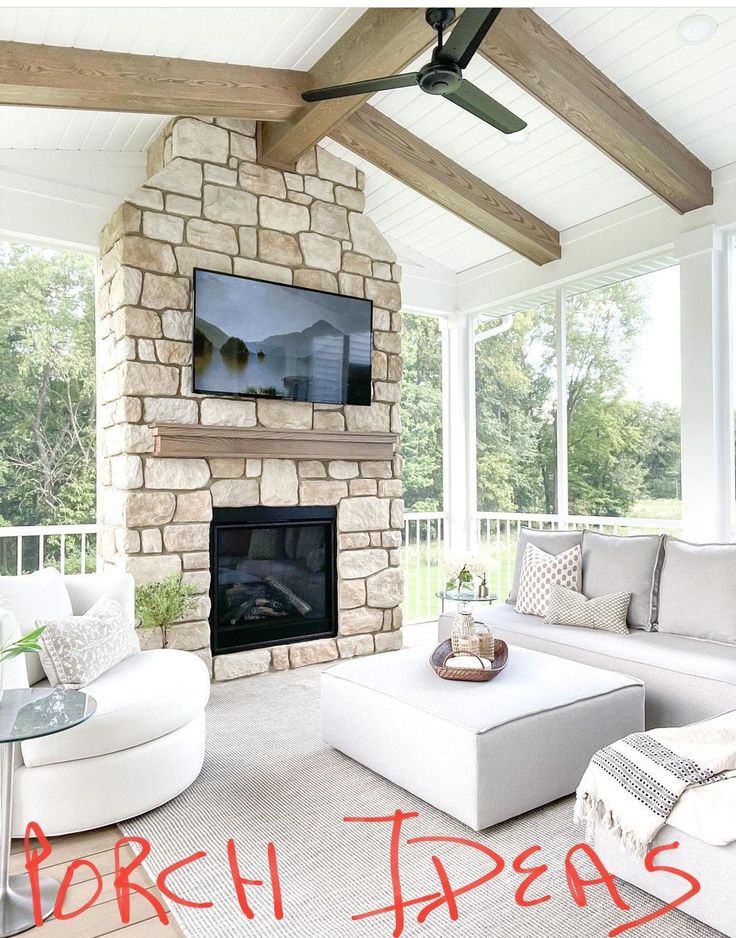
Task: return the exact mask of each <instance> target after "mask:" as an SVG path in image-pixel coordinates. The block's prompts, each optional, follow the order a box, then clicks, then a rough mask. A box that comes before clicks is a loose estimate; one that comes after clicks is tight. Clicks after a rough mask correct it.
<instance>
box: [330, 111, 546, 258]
mask: <svg viewBox="0 0 736 938" xmlns="http://www.w3.org/2000/svg"><path fill="white" fill-rule="evenodd" d="M330 136H331V137H333V139H335V140H337V141H338V143H341V144H342V145H343V146H345V147H347V148H348V149H349V150H351V151H352V152H353V153H356V154H357V155H358V156H362V157H363V158H364V159H366V160H368V161H369V162H371V163H373V164H374V166H378V167H380V168H381V169H383V170H384V171H385V172H387V173H390V175H392V176H394V177H395V178H396V179H398V180H400V181H401V182H403V183H404V184H405V185H407V186H410V187H411V188H412V189H414V190H416V191H417V192H420V193H421V194H422V195H425V196H427V198H429V199H431V200H432V201H433V202H436V203H437V204H438V205H441V206H442V207H443V208H445V209H447V210H448V211H450V212H452V213H453V214H454V215H457V216H458V217H459V218H462V219H463V220H464V221H467V222H469V223H470V224H471V225H474V226H475V227H476V228H478V229H480V230H481V231H483V232H484V233H485V234H488V235H490V236H491V237H492V238H495V239H496V240H497V241H500V242H501V243H502V244H505V245H506V246H507V247H510V248H512V249H513V250H514V251H518V253H519V254H522V255H524V257H528V258H529V260H531V261H534V263H535V264H546V263H548V262H549V261H554V260H558V259H559V257H560V236H559V232H557V231H555V229H554V228H552V227H550V226H549V225H547V224H545V222H543V221H541V220H540V219H539V218H537V217H536V215H532V213H531V212H528V211H526V209H524V208H522V207H521V206H520V205H517V204H516V202H513V201H512V200H511V199H508V198H506V196H504V195H502V194H501V193H500V192H498V191H497V190H496V189H494V188H493V187H492V186H489V185H488V184H487V183H485V182H483V180H482V179H479V178H478V177H477V176H474V175H473V174H472V173H469V172H468V171H467V170H466V169H463V167H462V166H459V165H458V164H457V163H455V162H453V161H452V160H451V159H449V158H448V157H447V156H445V155H444V154H443V153H440V152H439V150H435V149H434V148H433V147H431V146H429V144H427V143H425V142H424V141H423V140H420V139H419V137H416V136H414V134H412V133H410V132H409V131H408V130H406V128H404V127H401V126H400V125H399V124H396V123H395V122H394V121H392V120H390V119H389V118H388V117H386V116H385V115H384V114H382V113H381V112H380V111H377V110H376V109H375V108H372V107H371V106H370V105H367V104H365V105H363V107H362V108H360V110H359V111H356V112H355V113H354V114H351V115H350V117H348V118H347V119H346V120H343V122H342V123H341V124H340V125H339V126H338V127H335V128H334V129H333V130H332V131H331V134H330ZM438 236H440V235H438Z"/></svg>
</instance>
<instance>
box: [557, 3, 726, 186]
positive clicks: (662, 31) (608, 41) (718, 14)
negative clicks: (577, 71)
mask: <svg viewBox="0 0 736 938" xmlns="http://www.w3.org/2000/svg"><path fill="white" fill-rule="evenodd" d="M538 12H539V14H540V16H542V17H543V18H544V19H545V20H547V22H548V23H550V25H551V26H553V27H554V28H555V29H556V30H557V31H558V32H559V33H560V34H561V35H562V36H564V37H565V39H567V40H568V41H569V42H571V43H572V45H574V46H575V48H576V49H578V50H579V51H580V52H582V54H583V55H584V56H586V58H588V59H590V61H591V62H592V63H593V64H594V65H595V66H597V67H598V68H600V69H601V71H603V72H605V74H606V75H607V76H608V77H609V78H610V79H611V80H612V81H614V82H616V84H618V85H619V86H620V87H621V88H622V89H623V90H624V91H625V92H626V93H627V94H628V95H630V96H631V97H632V98H633V99H634V100H635V101H636V102H637V103H639V104H641V106H642V107H643V108H645V109H646V110H647V111H648V112H649V113H650V114H651V115H652V117H653V118H654V119H655V120H657V121H659V123H661V124H662V126H663V127H666V129H667V130H669V131H670V133H672V134H674V136H675V137H676V138H677V139H678V140H679V141H680V142H681V143H683V144H684V145H685V146H686V147H688V148H689V149H691V150H692V151H693V153H695V155H696V156H697V157H699V158H700V159H701V160H703V162H704V163H706V165H708V166H710V168H711V169H716V168H717V167H719V166H725V165H727V164H729V163H732V162H734V161H735V160H736V97H735V96H734V92H733V89H734V88H735V87H736V9H734V7H733V6H730V7H701V8H683V7H679V8H678V7H657V8H651V9H631V8H622V9H616V10H609V9H600V8H597V9H595V8H590V7H581V8H574V9H566V10H552V9H543V10H539V11H538ZM695 12H698V13H705V14H707V15H708V16H711V17H712V18H713V19H714V20H715V21H716V22H717V23H718V31H717V33H716V35H715V36H713V37H712V38H711V39H708V40H706V41H705V42H702V43H687V42H683V41H682V40H681V39H680V38H679V37H678V35H677V27H678V25H679V24H680V23H681V22H682V20H683V19H685V17H687V16H689V15H691V14H693V13H695Z"/></svg>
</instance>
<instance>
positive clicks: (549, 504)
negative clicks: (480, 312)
mask: <svg viewBox="0 0 736 938" xmlns="http://www.w3.org/2000/svg"><path fill="white" fill-rule="evenodd" d="M494 327H496V328H498V332H497V333H496V334H495V335H492V336H490V337H488V338H486V339H484V340H482V341H481V342H479V343H478V344H477V345H476V356H475V384H476V434H477V439H478V447H477V476H478V508H479V510H481V511H525V512H544V511H554V508H555V485H554V465H555V452H556V447H555V429H554V425H555V407H554V394H555V391H554V313H553V310H552V309H551V308H550V307H540V308H539V309H536V310H527V311H524V312H520V313H517V314H516V315H515V316H514V317H513V319H512V320H511V322H510V323H508V324H507V325H505V324H504V323H503V322H502V321H491V322H487V321H486V322H484V323H483V324H482V325H481V326H479V330H480V331H486V330H489V329H491V328H494Z"/></svg>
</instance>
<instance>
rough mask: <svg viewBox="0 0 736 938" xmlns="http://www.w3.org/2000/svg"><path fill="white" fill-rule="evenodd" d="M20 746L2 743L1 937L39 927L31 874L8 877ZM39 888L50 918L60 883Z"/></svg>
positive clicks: (46, 881) (44, 881)
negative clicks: (15, 771) (34, 906)
mask: <svg viewBox="0 0 736 938" xmlns="http://www.w3.org/2000/svg"><path fill="white" fill-rule="evenodd" d="M19 745H20V744H19V743H2V744H0V938H9V936H10V935H20V934H21V932H24V931H28V930H29V929H31V928H34V927H35V925H36V921H35V917H34V912H33V897H32V896H31V882H30V879H29V878H28V875H27V874H25V873H24V874H22V875H20V876H10V875H9V872H10V840H11V832H12V828H13V770H14V767H15V761H16V755H17V748H18V746H19ZM39 886H40V888H39V899H40V906H41V914H42V915H43V917H44V918H48V917H49V915H51V913H52V912H53V910H54V903H55V901H56V896H57V893H58V891H59V884H58V883H57V881H56V880H55V879H51V877H50V876H41V877H40V878H39Z"/></svg>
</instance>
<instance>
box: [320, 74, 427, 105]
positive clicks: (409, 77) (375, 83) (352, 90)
mask: <svg viewBox="0 0 736 938" xmlns="http://www.w3.org/2000/svg"><path fill="white" fill-rule="evenodd" d="M417 78H418V76H417V73H416V72H407V73H406V74H404V75H388V76H386V78H369V79H368V80H367V81H354V82H351V83H350V84H348V85H335V86H334V87H332V88H315V89H313V90H312V91H305V92H304V94H303V95H302V98H303V99H304V100H305V101H310V102H311V101H327V100H329V99H330V98H347V97H350V95H353V94H377V92H379V91H391V90H392V89H394V88H411V86H412V85H416V84H417Z"/></svg>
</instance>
